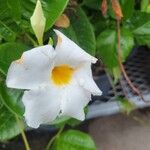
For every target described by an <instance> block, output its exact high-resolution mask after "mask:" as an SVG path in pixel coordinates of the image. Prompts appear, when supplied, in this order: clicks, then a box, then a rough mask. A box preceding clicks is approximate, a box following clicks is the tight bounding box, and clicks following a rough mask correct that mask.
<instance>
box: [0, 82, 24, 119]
mask: <svg viewBox="0 0 150 150" xmlns="http://www.w3.org/2000/svg"><path fill="white" fill-rule="evenodd" d="M22 95H23V90H16V89H10V88H7V87H6V86H5V84H4V83H3V82H2V83H0V100H1V101H2V102H3V103H4V104H5V106H6V107H7V108H8V109H9V110H10V111H11V112H12V113H14V114H17V115H19V116H20V117H22V116H23V113H24V106H23V103H22V101H21V99H22Z"/></svg>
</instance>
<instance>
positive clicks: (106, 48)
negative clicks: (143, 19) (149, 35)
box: [97, 28, 134, 79]
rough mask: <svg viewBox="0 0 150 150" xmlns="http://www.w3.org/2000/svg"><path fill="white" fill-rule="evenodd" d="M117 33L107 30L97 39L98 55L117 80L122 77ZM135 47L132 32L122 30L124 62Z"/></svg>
mask: <svg viewBox="0 0 150 150" xmlns="http://www.w3.org/2000/svg"><path fill="white" fill-rule="evenodd" d="M117 43H118V42H117V33H116V30H105V31H103V32H102V33H101V34H100V35H99V36H98V37H97V54H98V56H99V57H100V58H101V59H102V61H103V63H104V64H105V66H106V67H107V68H108V70H109V71H110V72H111V73H112V74H113V75H114V77H115V78H116V79H118V77H119V76H120V73H119V65H118V59H117ZM133 45H134V40H133V35H132V33H131V32H130V30H128V29H125V28H122V29H121V50H122V61H125V60H126V58H127V56H128V55H129V54H130V52H131V50H132V48H133Z"/></svg>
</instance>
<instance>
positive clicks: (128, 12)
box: [120, 0, 135, 20]
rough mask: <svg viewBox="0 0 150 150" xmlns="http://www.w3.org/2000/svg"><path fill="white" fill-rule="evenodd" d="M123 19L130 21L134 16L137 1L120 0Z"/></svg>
mask: <svg viewBox="0 0 150 150" xmlns="http://www.w3.org/2000/svg"><path fill="white" fill-rule="evenodd" d="M120 4H121V8H122V12H123V19H125V20H126V19H129V18H130V17H131V16H132V15H133V11H134V4H135V0H120Z"/></svg>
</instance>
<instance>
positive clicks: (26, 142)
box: [15, 115, 31, 150]
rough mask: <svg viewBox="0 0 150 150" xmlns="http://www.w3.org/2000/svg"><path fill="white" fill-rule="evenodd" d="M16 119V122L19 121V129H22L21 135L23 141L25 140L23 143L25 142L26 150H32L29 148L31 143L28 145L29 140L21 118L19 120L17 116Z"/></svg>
mask: <svg viewBox="0 0 150 150" xmlns="http://www.w3.org/2000/svg"><path fill="white" fill-rule="evenodd" d="M15 117H16V121H17V123H18V126H19V128H20V131H21V135H22V139H23V142H24V145H25V147H26V150H31V149H30V146H29V143H28V140H27V137H26V135H25V133H24V130H23V128H24V127H23V123H22V122H21V121H20V120H19V118H18V116H17V115H16V116H15Z"/></svg>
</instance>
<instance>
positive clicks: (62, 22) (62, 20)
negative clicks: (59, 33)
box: [55, 14, 70, 28]
mask: <svg viewBox="0 0 150 150" xmlns="http://www.w3.org/2000/svg"><path fill="white" fill-rule="evenodd" d="M55 26H57V27H61V28H68V27H69V26H70V20H69V18H68V17H67V16H66V15H65V14H62V15H61V16H60V17H59V18H58V20H57V21H56V22H55Z"/></svg>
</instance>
